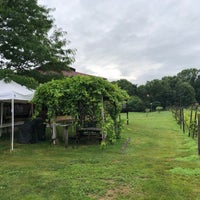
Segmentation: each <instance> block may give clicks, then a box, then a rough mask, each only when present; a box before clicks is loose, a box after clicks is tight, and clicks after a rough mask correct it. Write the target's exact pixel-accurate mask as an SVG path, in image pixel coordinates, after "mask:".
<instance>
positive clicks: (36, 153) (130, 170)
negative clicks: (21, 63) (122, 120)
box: [0, 112, 200, 200]
mask: <svg viewBox="0 0 200 200" xmlns="http://www.w3.org/2000/svg"><path fill="white" fill-rule="evenodd" d="M123 117H125V116H123ZM129 117H130V120H129V122H130V123H129V125H126V126H125V128H124V131H123V133H122V139H121V140H120V141H117V143H116V144H115V145H108V146H107V147H106V148H105V149H101V148H100V147H99V145H98V144H97V143H95V144H88V145H83V144H81V145H79V146H78V148H72V146H71V145H70V146H69V147H68V148H66V149H65V148H64V145H63V144H62V143H61V144H60V145H57V146H51V145H49V142H44V143H39V144H29V145H20V144H17V143H15V148H14V152H12V153H11V152H10V150H9V141H8V140H2V139H1V138H0V199H1V200H4V199H5V200H9V199H10V200H13V199H15V200H31V199H33V200H42V199H44V200H46V199H49V200H54V199H55V200H59V199H63V200H78V199H80V200H85V199H91V200H92V199H98V200H111V199H116V200H123V199H124V200H125V199H131V200H135V199H136V200H137V199H153V200H156V199H158V200H161V199H163V200H176V199H180V200H184V199H185V200H198V199H200V158H199V157H198V156H197V142H196V140H193V139H191V138H188V137H187V135H186V134H185V135H184V134H183V133H182V132H181V131H180V129H179V126H178V125H177V124H176V122H175V120H174V119H173V118H172V114H171V113H170V112H161V113H149V115H148V117H146V114H145V113H130V114H129ZM128 137H130V138H131V141H130V144H129V145H128V146H127V148H126V150H125V152H124V153H122V152H121V148H122V146H123V144H124V142H125V140H126V138H128Z"/></svg>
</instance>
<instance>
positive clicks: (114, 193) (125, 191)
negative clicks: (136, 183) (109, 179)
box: [98, 186, 135, 200]
mask: <svg viewBox="0 0 200 200" xmlns="http://www.w3.org/2000/svg"><path fill="white" fill-rule="evenodd" d="M119 196H135V195H134V194H133V191H132V189H131V188H130V187H129V186H119V187H116V188H113V189H109V190H108V191H107V192H106V194H105V195H104V196H103V197H100V198H98V200H113V199H116V198H117V197H119Z"/></svg>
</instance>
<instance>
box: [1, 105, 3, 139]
mask: <svg viewBox="0 0 200 200" xmlns="http://www.w3.org/2000/svg"><path fill="white" fill-rule="evenodd" d="M2 125H3V102H2V103H1V127H2ZM1 136H2V128H0V137H1Z"/></svg>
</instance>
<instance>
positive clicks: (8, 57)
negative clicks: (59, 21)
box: [0, 0, 74, 70]
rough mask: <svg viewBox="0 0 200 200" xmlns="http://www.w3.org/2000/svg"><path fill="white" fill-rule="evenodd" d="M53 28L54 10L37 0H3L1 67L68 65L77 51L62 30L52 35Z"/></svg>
mask: <svg viewBox="0 0 200 200" xmlns="http://www.w3.org/2000/svg"><path fill="white" fill-rule="evenodd" d="M53 27H54V19H53V18H52V16H51V15H50V9H47V8H45V7H43V6H39V5H38V4H37V0H23V1H21V0H1V1H0V35H1V37H0V62H1V66H0V67H1V68H10V69H15V70H21V69H25V70H27V69H32V68H35V67H38V66H47V67H55V68H56V69H57V68H59V67H62V68H64V67H67V66H68V65H69V64H70V63H72V62H73V61H74V57H73V55H74V51H73V50H71V49H67V48H66V44H67V42H68V41H66V39H63V38H64V37H63V36H64V35H63V34H64V32H62V31H61V30H55V31H54V32H53V34H52V35H51V36H49V31H50V30H51V29H52V28H53Z"/></svg>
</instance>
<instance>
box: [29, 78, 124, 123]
mask: <svg viewBox="0 0 200 200" xmlns="http://www.w3.org/2000/svg"><path fill="white" fill-rule="evenodd" d="M127 98H128V95H127V93H126V92H125V91H124V90H122V89H120V88H119V87H118V86H117V85H114V84H112V83H110V82H108V81H107V80H104V79H102V78H99V77H93V76H75V77H71V78H65V79H62V80H52V81H50V82H48V83H44V84H41V85H40V86H39V87H38V88H37V90H36V92H35V96H34V98H33V100H32V102H33V103H34V104H35V106H36V109H35V115H38V114H39V113H41V111H42V108H43V106H44V105H45V106H46V108H47V117H48V119H52V118H54V117H55V116H57V115H70V116H71V117H73V118H74V119H75V120H77V121H78V123H79V125H80V126H81V120H85V119H86V118H87V119H88V118H91V119H92V120H93V121H97V122H98V123H99V124H102V123H103V120H102V118H103V117H102V116H101V115H102V109H103V110H104V117H105V119H106V118H107V116H110V117H111V118H112V120H113V121H116V118H117V117H118V115H119V114H120V111H121V102H123V101H125V100H126V99H127ZM102 103H104V105H102Z"/></svg>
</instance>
